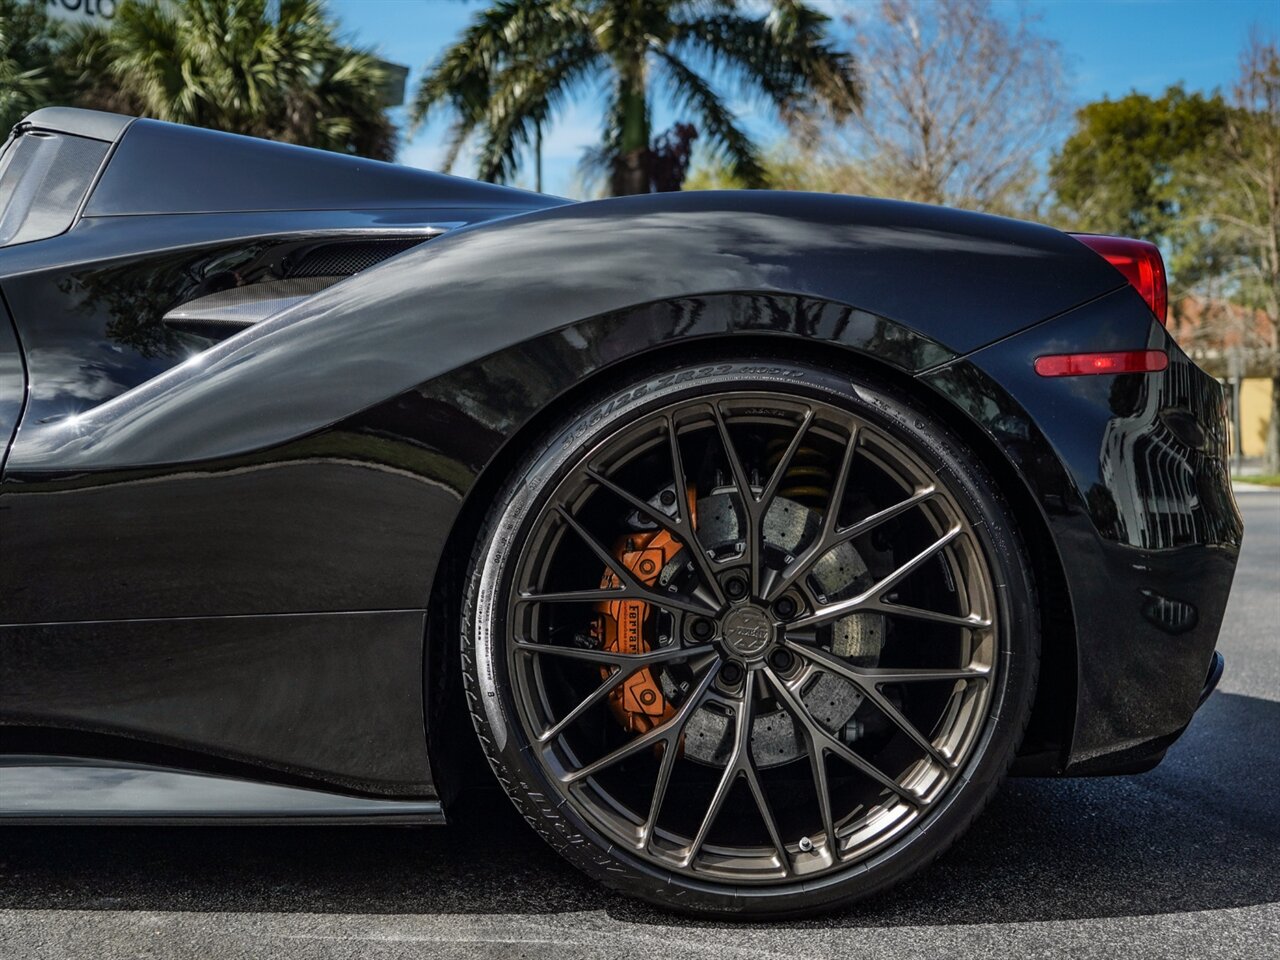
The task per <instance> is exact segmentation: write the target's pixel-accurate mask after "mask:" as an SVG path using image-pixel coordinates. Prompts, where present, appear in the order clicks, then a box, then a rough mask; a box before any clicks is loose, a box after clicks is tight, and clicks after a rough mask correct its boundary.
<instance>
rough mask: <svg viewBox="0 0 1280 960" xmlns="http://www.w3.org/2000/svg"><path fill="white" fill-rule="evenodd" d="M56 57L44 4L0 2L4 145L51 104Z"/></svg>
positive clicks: (0, 104)
mask: <svg viewBox="0 0 1280 960" xmlns="http://www.w3.org/2000/svg"><path fill="white" fill-rule="evenodd" d="M54 55H55V53H54V49H53V44H52V37H51V33H50V30H49V25H48V22H47V19H46V17H45V13H44V9H43V4H41V5H36V4H32V3H28V2H26V0H0V143H3V142H4V139H5V138H6V137H7V136H8V135H9V128H10V127H12V126H13V125H14V124H15V123H17V122H18V121H19V120H21V119H22V118H23V117H25V116H26V115H27V114H28V113H30V112H31V111H32V110H35V109H36V108H38V107H42V106H44V105H45V103H46V102H47V99H48V97H49V96H50V93H51V88H52V81H51V77H50V73H51V70H50V68H51V66H52V63H53V58H54Z"/></svg>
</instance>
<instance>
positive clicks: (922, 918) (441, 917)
mask: <svg viewBox="0 0 1280 960" xmlns="http://www.w3.org/2000/svg"><path fill="white" fill-rule="evenodd" d="M1238 499H1239V501H1240V505H1241V508H1242V509H1243V511H1244V514H1245V523H1246V531H1247V532H1246V537H1245V546H1244V556H1243V558H1242V561H1241V564H1240V568H1239V571H1238V573H1237V575H1236V584H1235V588H1234V591H1233V593H1232V597H1231V603H1230V606H1229V608H1228V611H1227V618H1226V623H1225V625H1224V628H1223V634H1222V640H1221V643H1220V649H1221V650H1222V651H1223V653H1224V654H1225V656H1226V658H1227V672H1226V676H1225V677H1224V679H1223V681H1222V684H1221V686H1220V687H1219V690H1218V692H1217V693H1215V694H1214V695H1213V697H1212V698H1210V700H1209V701H1208V703H1206V704H1205V706H1204V708H1203V709H1202V710H1201V711H1200V713H1199V714H1198V715H1197V717H1196V719H1195V720H1194V722H1193V723H1192V724H1191V727H1190V728H1189V729H1188V731H1187V733H1186V734H1185V735H1184V736H1183V738H1182V739H1181V740H1180V741H1179V742H1178V743H1177V744H1176V745H1175V746H1174V747H1173V749H1172V750H1171V751H1170V752H1169V755H1168V757H1167V758H1166V759H1165V761H1164V763H1163V764H1161V765H1160V766H1159V767H1158V768H1156V769H1155V770H1154V771H1152V772H1150V773H1146V774H1143V775H1141V776H1134V777H1118V778H1110V779H1096V780H1095V779H1081V780H1059V781H1048V780H1015V781H1011V782H1010V783H1009V784H1008V785H1007V786H1006V787H1005V788H1004V790H1003V791H1002V792H1001V794H1000V795H999V796H998V797H997V798H996V800H995V802H994V803H993V805H992V807H991V809H990V810H989V811H988V812H987V813H986V814H985V815H984V816H983V817H982V818H981V819H980V820H979V821H978V823H977V824H975V826H974V828H973V829H972V830H971V831H970V832H969V833H968V834H967V835H966V837H965V838H964V839H962V840H961V841H960V842H959V843H957V844H956V846H955V847H954V849H953V850H952V851H951V852H949V853H948V854H947V855H946V856H945V857H943V858H942V859H941V860H940V861H939V862H938V863H937V864H936V865H935V866H934V867H933V868H932V869H930V870H929V871H927V872H926V873H924V874H923V875H921V876H920V877H918V878H917V879H915V880H913V881H912V882H910V883H908V884H906V885H904V886H902V887H900V888H898V889H897V890H895V891H893V892H891V893H889V894H886V895H884V896H882V897H880V898H879V899H877V900H875V901H873V902H870V903H866V904H863V905H861V906H859V907H857V908H855V909H852V910H850V911H847V912H844V913H840V914H836V915H832V916H827V917H823V918H819V919H813V920H806V921H801V922H796V923H787V924H769V925H742V924H736V925H735V924H723V923H709V922H698V921H689V920H684V919H682V918H680V917H675V916H672V915H669V914H665V913H660V912H657V911H654V910H651V909H649V908H646V907H643V906H639V905H637V904H634V903H631V902H629V901H627V900H625V899H624V898H621V897H618V896H615V895H614V894H612V893H610V892H608V891H605V890H602V889H601V888H600V887H598V886H597V885H594V884H592V883H590V882H588V881H587V880H585V879H584V878H582V877H581V876H580V875H579V874H577V873H576V872H574V871H573V870H572V869H571V868H570V867H569V866H568V865H566V864H564V863H563V862H561V861H560V860H559V859H558V858H557V857H556V856H555V855H554V854H552V853H551V852H550V851H549V850H548V849H547V848H545V847H544V846H543V845H542V843H541V841H539V840H538V839H537V838H536V837H535V836H534V835H533V834H532V833H531V832H530V831H529V830H528V829H527V828H526V827H525V826H524V824H523V823H522V822H521V821H520V820H518V819H517V818H516V816H515V815H514V813H513V812H512V811H511V810H510V808H509V806H508V805H507V804H506V803H505V801H494V802H488V803H481V804H480V805H479V806H478V807H477V808H473V809H471V810H469V811H468V812H467V815H466V817H465V818H464V822H462V823H459V824H456V825H453V826H449V827H440V828H422V829H416V828H413V829H409V828H399V829H397V828H304V827H297V828H279V829H277V828H253V827H243V828H167V829H158V828H157V829H143V828H127V827H103V828H88V827H64V828H53V827H47V828H46V827H42V828H25V829H23V828H6V829H3V830H0V957H2V958H5V960H8V958H22V960H43V958H57V960H70V958H86V960H89V958H91V960H108V958H116V957H182V958H196V957H199V958H216V960H235V958H241V957H255V958H256V957H262V958H272V960H292V958H304V957H306V958H310V957H341V958H362V960H364V958H368V960H381V958H393V957H395V958H398V957H448V958H452V957H527V958H541V957H547V958H552V957H554V958H556V960H564V958H571V957H601V958H608V960H621V958H625V957H643V958H645V960H667V958H677V957H689V956H713V957H743V958H757V957H760V958H763V957H792V956H798V957H806V958H807V957H815V958H817V957H833V958H834V957H840V958H865V957H920V958H928V960H938V958H943V957H987V956H990V957H1020V958H1021V957H1026V958H1033V957H1034V958H1040V957H1072V958H1086V957H1124V958H1129V957H1195V958H1201V957H1206V958H1207V957H1231V958H1254V957H1256V958H1277V957H1280V491H1274V490H1273V491H1266V492H1261V491H1249V492H1243V491H1242V492H1240V493H1239V494H1238Z"/></svg>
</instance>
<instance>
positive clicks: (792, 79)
mask: <svg viewBox="0 0 1280 960" xmlns="http://www.w3.org/2000/svg"><path fill="white" fill-rule="evenodd" d="M829 20H830V18H829V17H827V16H826V15H825V14H823V13H821V12H819V11H817V10H814V9H813V8H812V7H810V6H808V5H807V4H805V3H802V2H799V0H774V4H773V7H772V9H771V10H770V12H769V13H768V15H767V16H765V17H763V18H750V17H745V16H742V15H741V14H736V13H714V14H711V15H708V16H703V17H698V18H695V19H693V20H689V21H684V22H680V23H678V24H676V26H675V33H674V38H673V42H672V49H673V51H674V52H677V53H679V52H682V51H687V52H688V53H691V54H693V53H696V54H698V55H701V56H703V57H706V58H707V60H708V61H709V62H710V63H711V64H712V66H713V67H715V68H718V69H726V70H728V71H730V72H731V73H732V74H733V75H734V77H735V79H736V80H737V81H738V82H739V84H741V85H742V86H743V87H744V88H746V89H749V90H756V91H758V92H760V93H763V94H764V95H765V96H766V97H768V99H769V100H770V101H771V102H772V103H773V105H774V106H775V107H776V108H777V109H778V110H779V111H780V113H781V114H782V116H783V118H784V119H786V120H787V121H788V122H793V121H795V120H796V119H798V118H800V117H801V116H803V115H804V114H806V113H809V112H812V111H813V110H814V109H815V107H821V108H824V109H825V110H827V111H828V112H829V113H830V114H831V115H832V117H833V118H835V119H837V120H839V119H844V118H845V117H847V116H848V115H849V114H850V113H852V112H854V111H856V110H857V109H858V108H859V106H860V105H861V103H862V83H861V80H860V78H859V74H858V69H857V65H856V62H855V60H854V58H853V56H852V55H851V54H849V53H847V52H845V51H843V50H840V49H839V48H838V47H836V45H835V44H834V43H833V42H832V41H831V40H830V39H829V35H828V33H827V24H828V23H829Z"/></svg>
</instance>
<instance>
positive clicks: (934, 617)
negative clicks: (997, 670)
mask: <svg viewBox="0 0 1280 960" xmlns="http://www.w3.org/2000/svg"><path fill="white" fill-rule="evenodd" d="M862 609H863V610H866V611H874V612H876V613H883V614H886V615H888V616H891V617H906V618H907V619H908V620H927V621H928V622H930V623H945V624H946V625H947V626H951V627H967V628H968V629H970V630H980V629H983V628H986V627H989V626H991V621H990V620H988V619H986V618H985V617H980V616H978V614H976V613H970V614H967V615H965V616H963V617H962V616H959V615H958V614H954V613H939V612H938V611H936V610H924V609H922V608H920V607H908V606H905V605H904V604H900V603H887V602H885V601H884V600H869V601H867V603H866V604H864V605H863V607H862Z"/></svg>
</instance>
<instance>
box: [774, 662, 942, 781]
mask: <svg viewBox="0 0 1280 960" xmlns="http://www.w3.org/2000/svg"><path fill="white" fill-rule="evenodd" d="M789 646H790V647H791V649H792V650H795V651H796V652H797V653H799V654H800V655H801V656H803V657H806V658H808V659H809V660H811V661H813V662H814V663H816V664H818V666H820V667H821V668H822V669H824V670H826V671H828V672H830V673H834V674H836V675H837V676H840V677H843V678H844V679H845V680H848V681H849V682H850V683H852V684H854V685H855V686H856V687H857V688H858V689H859V691H861V693H862V694H863V696H865V697H866V698H867V699H868V700H870V701H871V702H872V703H874V704H875V705H876V707H877V708H878V709H879V710H880V712H881V713H883V714H884V715H885V716H887V717H888V718H889V719H890V721H892V722H893V724H894V726H896V727H898V729H900V730H901V731H902V732H903V733H905V734H906V735H907V737H909V738H910V739H911V741H912V742H913V743H915V745H916V746H918V747H919V748H920V749H921V750H923V751H924V752H925V753H927V754H928V755H929V757H930V758H931V759H932V760H933V761H934V762H935V763H938V764H939V765H941V766H942V767H944V768H945V769H947V770H951V769H954V767H955V764H954V762H953V761H952V760H951V758H950V757H948V756H947V755H946V754H944V753H943V752H942V751H941V750H939V749H938V748H937V747H936V746H934V745H933V741H931V740H930V739H929V738H928V737H926V736H925V735H924V734H923V733H921V732H920V731H919V729H917V728H916V725H915V724H914V723H912V722H911V721H910V720H908V719H907V718H906V717H905V716H903V715H902V712H901V711H900V710H898V708H897V707H895V706H894V705H893V704H892V703H890V702H889V699H888V698H887V697H886V696H885V695H884V694H883V693H881V692H880V683H884V682H887V681H883V680H870V679H868V678H867V677H866V675H865V674H864V673H863V672H862V671H861V670H859V669H857V668H855V667H852V666H850V665H849V664H847V663H845V662H844V660H842V659H841V658H840V657H838V656H836V655H835V654H834V653H828V652H827V651H825V650H819V649H817V648H816V647H811V646H808V645H807V644H802V643H791V644H789Z"/></svg>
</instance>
